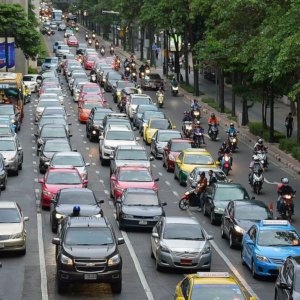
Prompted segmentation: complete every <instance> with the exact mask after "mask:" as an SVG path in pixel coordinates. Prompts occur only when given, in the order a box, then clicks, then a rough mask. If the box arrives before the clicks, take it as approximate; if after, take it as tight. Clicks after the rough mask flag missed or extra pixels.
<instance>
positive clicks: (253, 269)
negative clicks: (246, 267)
mask: <svg viewBox="0 0 300 300" xmlns="http://www.w3.org/2000/svg"><path fill="white" fill-rule="evenodd" d="M251 274H252V277H253V278H257V274H256V273H255V268H254V261H253V260H252V264H251Z"/></svg>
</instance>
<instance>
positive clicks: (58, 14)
mask: <svg viewBox="0 0 300 300" xmlns="http://www.w3.org/2000/svg"><path fill="white" fill-rule="evenodd" d="M62 15H63V13H62V10H60V9H53V10H52V20H53V21H55V22H61V21H62Z"/></svg>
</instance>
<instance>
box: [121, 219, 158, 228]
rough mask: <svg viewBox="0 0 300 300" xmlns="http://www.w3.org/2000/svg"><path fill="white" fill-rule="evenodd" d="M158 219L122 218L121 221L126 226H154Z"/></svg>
mask: <svg viewBox="0 0 300 300" xmlns="http://www.w3.org/2000/svg"><path fill="white" fill-rule="evenodd" d="M157 221H158V220H154V219H152V218H151V219H150V218H149V219H140V218H130V219H129V218H128V219H127V218H126V219H123V218H120V220H119V223H120V225H122V226H124V227H131V228H149V229H151V228H153V227H154V226H155V225H156V223H157Z"/></svg>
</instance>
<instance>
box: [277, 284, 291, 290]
mask: <svg viewBox="0 0 300 300" xmlns="http://www.w3.org/2000/svg"><path fill="white" fill-rule="evenodd" d="M277 286H278V287H279V288H280V289H282V290H290V289H291V287H290V286H289V285H288V284H287V283H286V282H280V283H279V284H278V285H277Z"/></svg>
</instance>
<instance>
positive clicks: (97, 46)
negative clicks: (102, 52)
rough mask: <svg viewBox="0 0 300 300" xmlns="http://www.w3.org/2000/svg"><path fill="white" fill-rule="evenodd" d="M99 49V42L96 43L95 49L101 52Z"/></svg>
mask: <svg viewBox="0 0 300 300" xmlns="http://www.w3.org/2000/svg"><path fill="white" fill-rule="evenodd" d="M99 47H100V45H99V42H96V43H95V49H96V50H97V51H98V50H99Z"/></svg>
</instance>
